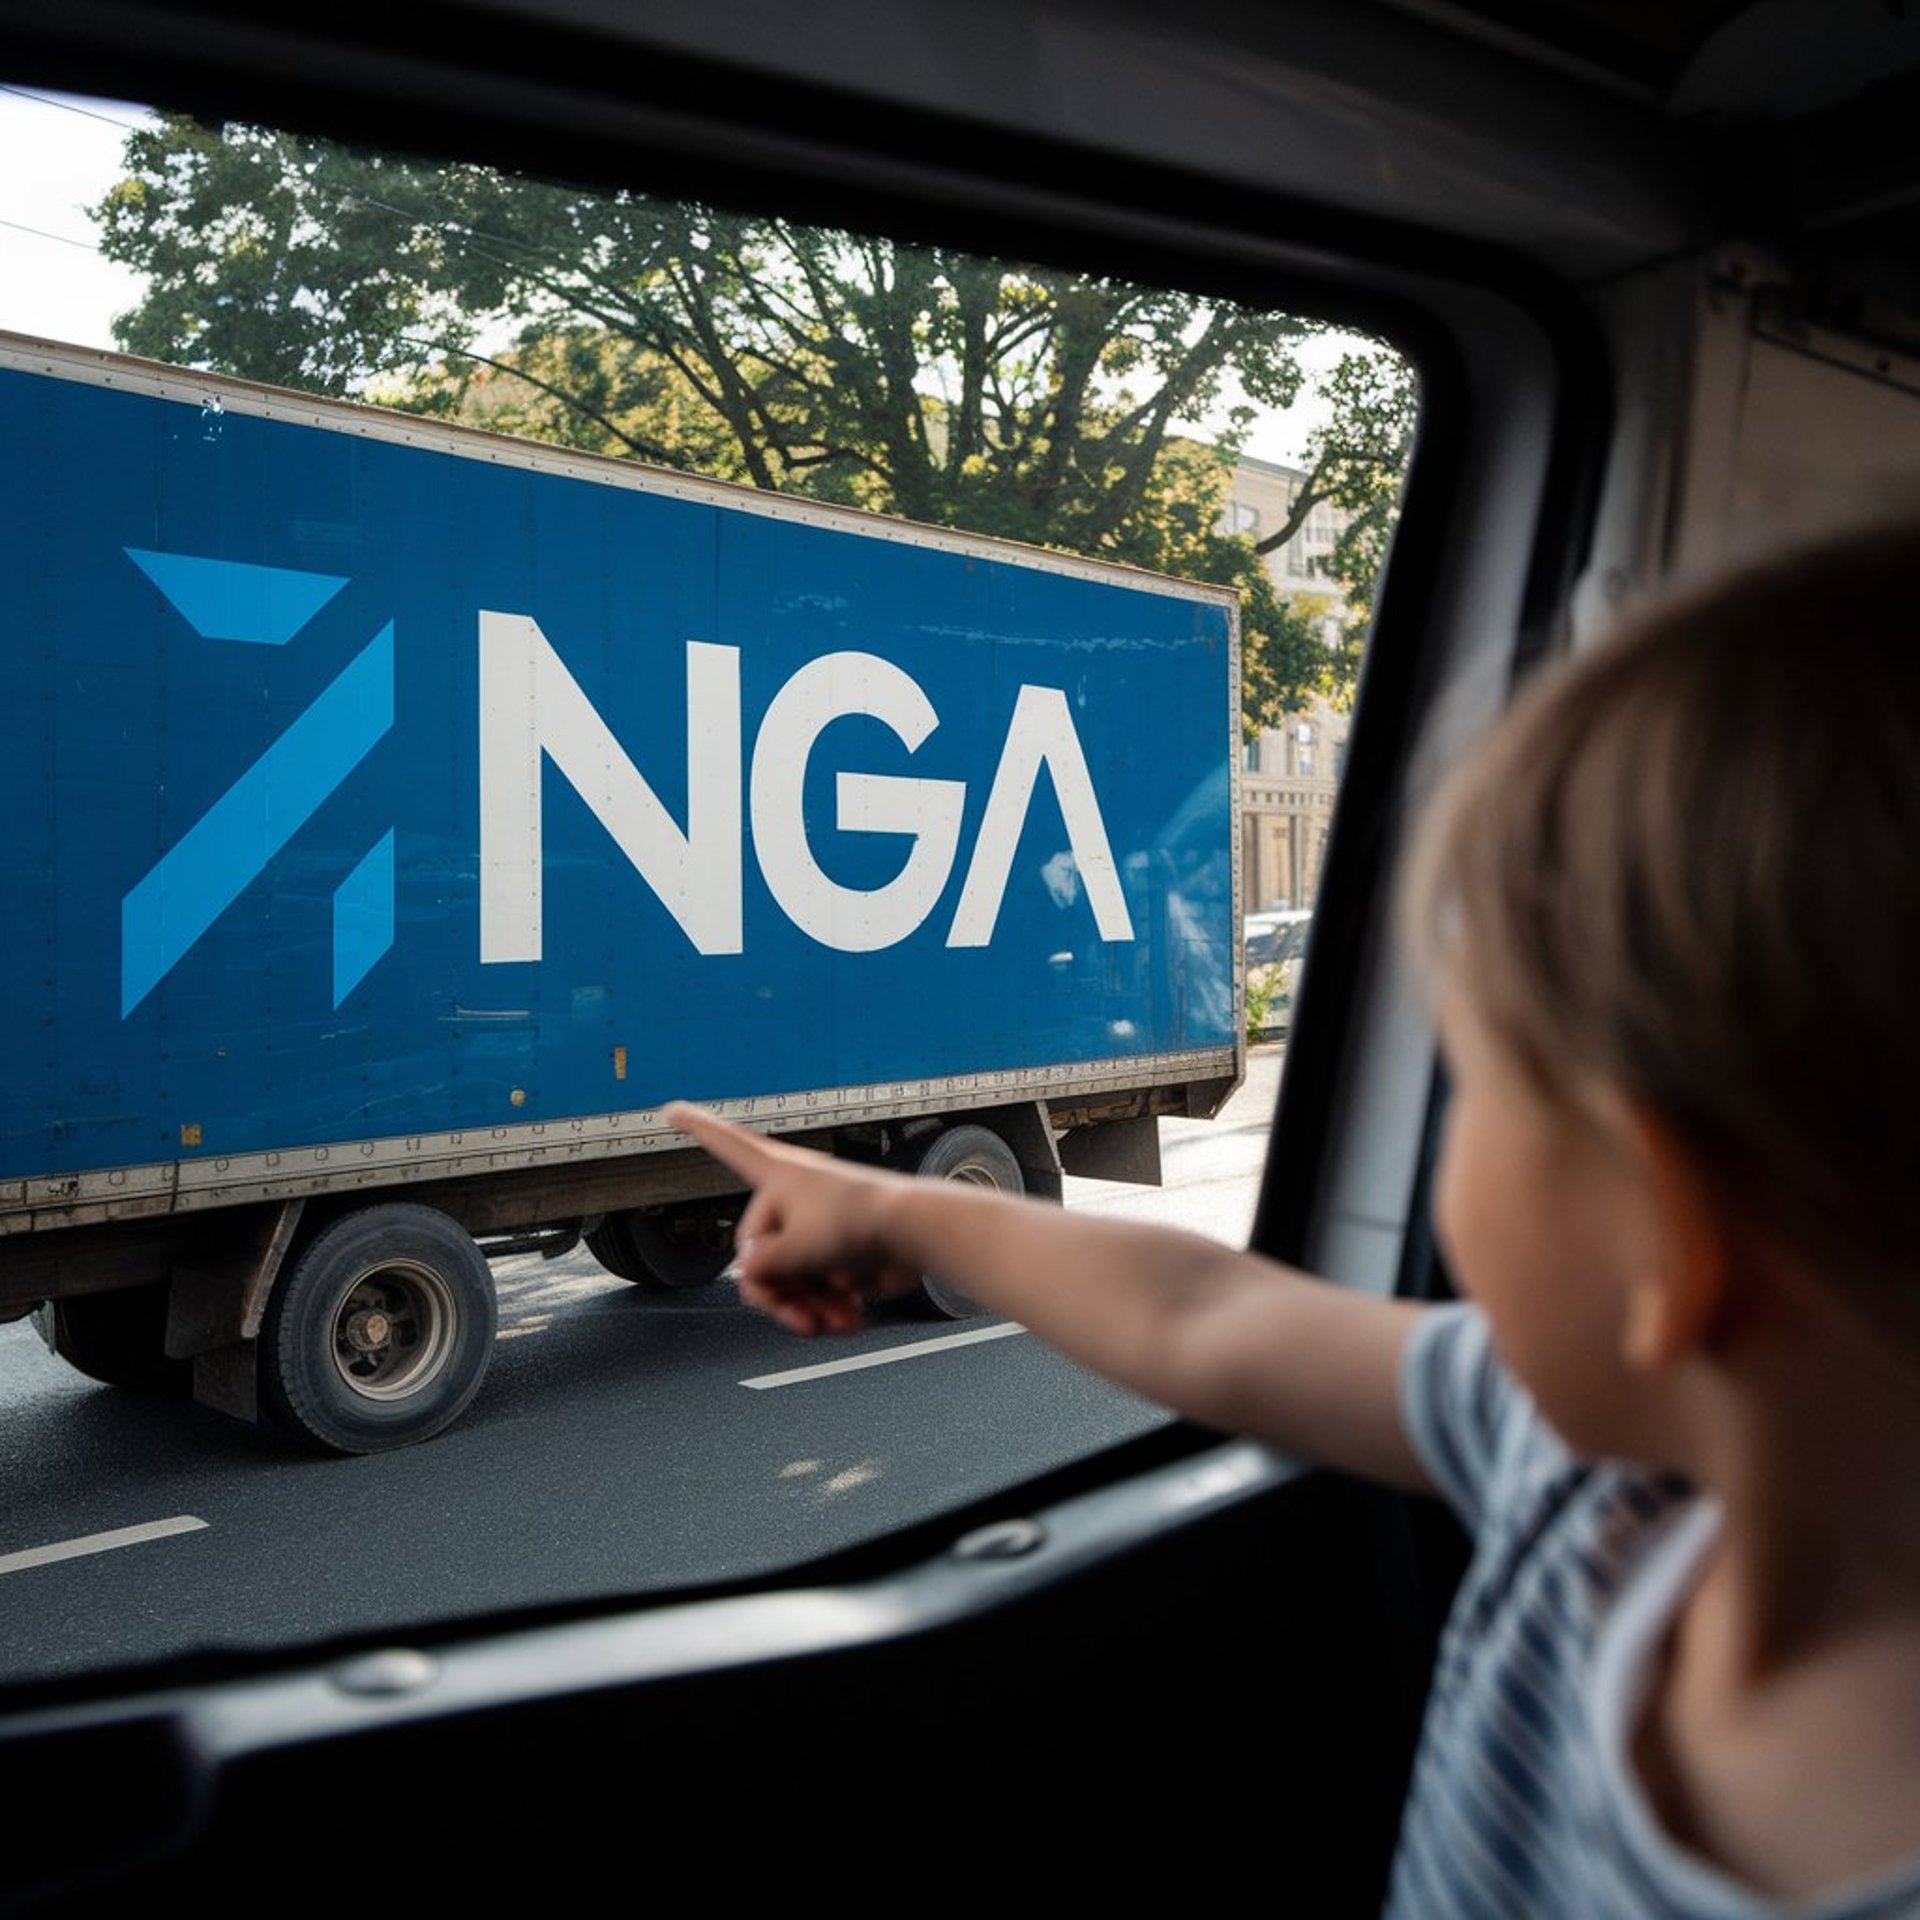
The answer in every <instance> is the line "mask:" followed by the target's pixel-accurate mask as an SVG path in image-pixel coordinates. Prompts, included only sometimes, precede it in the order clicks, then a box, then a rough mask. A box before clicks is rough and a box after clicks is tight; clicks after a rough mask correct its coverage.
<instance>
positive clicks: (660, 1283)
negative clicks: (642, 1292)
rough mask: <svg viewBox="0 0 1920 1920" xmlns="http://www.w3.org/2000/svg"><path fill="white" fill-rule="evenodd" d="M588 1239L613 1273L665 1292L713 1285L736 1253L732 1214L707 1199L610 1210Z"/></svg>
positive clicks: (602, 1262)
mask: <svg viewBox="0 0 1920 1920" xmlns="http://www.w3.org/2000/svg"><path fill="white" fill-rule="evenodd" d="M586 1241H587V1249H588V1251H589V1252H590V1253H591V1254H592V1255H593V1257H594V1258H595V1259H596V1260H598V1261H599V1262H600V1264H601V1265H602V1266H603V1267H605V1268H606V1270H607V1271H608V1272H609V1273H611V1274H613V1275H615V1276H616V1277H617V1278H619V1279H621V1280H630V1281H632V1283H633V1284H634V1285H635V1286H636V1287H648V1288H651V1289H653V1290H655V1291H657V1292H662V1293H682V1292H685V1291H686V1290H687V1289H689V1288H692V1287H709V1286H711V1285H712V1284H713V1283H714V1282H715V1281H716V1280H718V1279H719V1278H720V1276H721V1274H723V1273H724V1272H725V1271H726V1270H727V1263H728V1261H730V1260H731V1259H732V1258H733V1227H732V1220H731V1216H727V1215H723V1214H721V1213H720V1212H719V1211H718V1210H717V1209H715V1208H713V1207H711V1206H704V1205H694V1206H680V1207H630V1208H628V1209H627V1210H626V1211H625V1212H623V1213H610V1214H608V1215H607V1217H606V1218H605V1219H604V1220H602V1221H601V1222H600V1224H599V1225H598V1226H597V1227H595V1228H594V1229H593V1230H592V1231H591V1232H590V1233H589V1234H588V1235H587V1236H586Z"/></svg>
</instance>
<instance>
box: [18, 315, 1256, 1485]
mask: <svg viewBox="0 0 1920 1920" xmlns="http://www.w3.org/2000/svg"><path fill="white" fill-rule="evenodd" d="M0 447H4V449H5V455H4V461H5V468H4V471H5V479H4V483H3V484H4V495H5V510H4V512H3V513H0V578H3V579H4V581H5V589H4V591H5V594H6V606H7V611H6V615H5V620H4V628H3V631H4V649H5V663H6V680H7V694H6V699H5V701H4V702H3V703H0V796H3V797H4V813H3V814H0V818H4V821H5V823H6V833H7V836H8V842H9V848H8V855H7V858H6V860H5V862H4V865H0V903H4V925H5V929H6V938H5V941H4V943H0V968H3V969H4V976H3V977H4V988H5V991H4V999H0V1005H3V1006H4V1008H5V1018H6V1032H7V1036H8V1038H7V1045H6V1052H5V1064H4V1069H0V1321H18V1320H22V1319H27V1318H29V1317H30V1318H31V1321H32V1324H33V1325H34V1326H35V1327H36V1328H37V1329H38V1331H39V1333H40V1335H41V1336H42V1338H43V1339H44V1340H45V1341H46V1343H47V1345H48V1346H49V1347H50V1348H51V1350H52V1351H53V1352H54V1353H55V1354H57V1355H59V1356H60V1357H61V1358H62V1359H63V1360H64V1361H66V1362H68V1363H69V1364H70V1365H72V1366H73V1367H75V1368H78V1369H79V1370H80V1371H81V1372H82V1373H83V1374H85V1375H87V1376H89V1377H90V1378H92V1379H94V1380H97V1381H101V1382H105V1383H107V1384H109V1385H112V1386H115V1387H121V1388H130V1389H138V1390H144V1391H149V1392H155V1393H169V1394H174V1395H177V1396H179V1397H181V1398H190V1399H191V1400H192V1401H194V1402H197V1403H199V1404H200V1405H202V1406H206V1407H210V1408H214V1409H217V1410H218V1411H220V1412H222V1413H224V1414H228V1415H232V1416H234V1417H235V1418H237V1419H241V1420H245V1421H251V1422H256V1423H259V1424H260V1425H262V1427H263V1428H265V1429H267V1430H270V1431H274V1432H277V1433H279V1434H280V1435H282V1436H284V1437H285V1438H286V1439H287V1440H288V1441H289V1442H290V1443H293V1444H297V1445H300V1446H304V1447H311V1448H313V1449H317V1450H320V1451H323V1452H332V1453H341V1454H358V1453H370V1452H377V1451H380V1450H383V1449H387V1448H391V1447H396V1446H401V1445H406V1444H410V1443H414V1442H418V1441H422V1440H425V1439H427V1438H429V1437H430V1436H432V1435H435V1434H438V1433H440V1432H442V1431H444V1430H445V1429H446V1428H447V1427H448V1426H449V1425H451V1424H452V1423H453V1422H454V1421H456V1420H457V1419H459V1418H460V1417H461V1416H462V1414H463V1413H464V1412H465V1411H466V1410H467V1409H468V1407H469V1406H470V1405H471V1404H472V1402H473V1401H474V1399H475V1396H476V1395H477V1394H478V1393H479V1392H480V1390H481V1388H482V1384H483V1381H484V1378H485V1375H486V1370H487V1363H488V1359H489V1356H490V1354H491V1351H492V1348H493V1345H494V1341H495V1336H496V1321H497V1299H496V1291H495V1275H494V1265H495V1263H497V1262H498V1261H500V1260H501V1259H502V1258H504V1257H506V1256H509V1255H524V1254H529V1253H534V1252H538V1253H541V1254H545V1255H548V1256H552V1257H558V1256H561V1255H567V1254H572V1253H573V1252H574V1251H575V1250H576V1249H579V1248H581V1247H584V1248H585V1249H586V1250H587V1251H588V1252H589V1253H590V1254H591V1255H592V1256H593V1258H594V1259H596V1260H597V1261H598V1262H599V1263H600V1265H601V1266H602V1267H604V1268H605V1269H606V1270H607V1271H608V1273H609V1274H611V1275H613V1276H616V1277H618V1278H619V1279H621V1280H624V1281H627V1282H630V1283H632V1284H633V1285H634V1286H636V1287H640V1288H648V1289H678V1288H684V1287H690V1286H703V1285H711V1284H713V1283H714V1282H716V1281H717V1280H719V1279H720V1278H721V1277H722V1276H723V1274H724V1272H725V1270H726V1267H727V1263H728V1259H729V1255H730V1246H731V1235H732V1226H733V1222H734V1220H735V1218H736V1217H737V1214H738V1211H739V1208H740V1206H741V1204H742V1201H743V1198H744V1196H743V1195H742V1193H741V1192H740V1191H739V1183H738V1182H737V1180H735V1179H734V1178H733V1177H732V1176H730V1175H729V1174H727V1173H726V1171H725V1170H724V1169H722V1168H721V1167H719V1166H718V1165H717V1163H715V1162H714V1161H713V1160H712V1159H711V1158H709V1157H708V1156H706V1155H704V1154H703V1153H701V1152H699V1151H698V1150H696V1149H694V1148H693V1147H692V1145H691V1143H690V1142H689V1141H688V1140H687V1139H686V1138H685V1136H684V1135H681V1134H679V1133H678V1132H676V1131H675V1130H674V1129H673V1128H672V1127H670V1126H669V1125H667V1124H666V1123H665V1121H664V1120H663V1118H662V1109H663V1108H664V1106H665V1105H666V1104H667V1103H669V1102H670V1101H672V1100H674V1099H689V1100H697V1101H699V1102H701V1103H703V1104H706V1105H708V1106H711V1107H712V1108H714V1109H715V1110H717V1111H719V1112H721V1113H723V1114H726V1115H728V1116H730V1117H732V1118H736V1119H738V1120H741V1121H742V1122H744V1123H746V1124H748V1125H751V1126H756V1127H762V1128H765V1129H767V1130H769V1131H775V1132H779V1133H781V1134H783V1135H785V1136H788V1137H791V1138H793V1139H796V1140H798V1141H800V1142H802V1143H803V1144H805V1145H808V1146H810V1147H816V1148H818V1149H820V1150H822V1151H826V1152H830V1153H834V1154H840V1155H844V1156H849V1157H854V1158H859V1159H862V1160H864V1161H867V1162H869V1163H872V1164H877V1165H884V1166H889V1167H897V1168H900V1169H903V1170H908V1171H912V1172H915V1173H918V1174H923V1175H927V1176H931V1177H944V1178H948V1179H958V1180H968V1181H974V1182H978V1183H981V1184H986V1185H992V1186H997V1187H1001V1188H1005V1189H1008V1190H1013V1191H1021V1192H1026V1193H1030V1194H1033V1195H1036V1196H1039V1197H1040V1198H1042V1199H1051V1200H1054V1201H1058V1200H1060V1198H1061V1196H1062V1195H1063V1193H1064V1191H1065V1186H1064V1182H1065V1179H1066V1178H1067V1177H1068V1176H1084V1177H1088V1178H1095V1179H1115V1180H1127V1181H1140V1182H1155V1181H1158V1179H1159V1178H1160V1157H1159V1134H1158V1129H1159V1125H1160V1122H1161V1120H1162V1119H1163V1118H1165V1117H1167V1116H1187V1117H1200V1118H1210V1117H1212V1116H1213V1115H1214V1114H1216V1113H1217V1112H1218V1110H1219V1108H1220V1107H1221V1106H1222V1105H1223V1104H1224V1102H1225V1101H1226V1099H1227V1098H1228V1097H1229V1096H1230V1095H1231V1093H1232V1092H1233V1090H1234V1089H1235V1088H1236V1087H1237V1086H1238V1085H1239V1084H1240V1082H1241V1079H1242V1077H1243V1075H1244V1071H1245V1066H1246V1032H1245V1018H1244V1012H1245V1003H1244V988H1245V981H1244V963H1243V959H1242V943H1241V940H1240V937H1239V933H1240V926H1241V911H1240V899H1239V887H1240V878H1239V874H1240V862H1239V858H1238V831H1239V828H1238V795H1239V783H1238V768H1239V764H1240V752H1239V745H1240V737H1241V736H1240V699H1239V686H1240V659H1239V651H1240V635H1239V626H1238V614H1237V599H1236V596H1235V595H1234V594H1233V593H1232V592H1231V591H1229V590H1227V589H1225V588H1220V587H1216V586H1211V585H1203V584H1196V583H1193V582H1190V581H1183V580H1178V579H1173V578H1170V577H1165V576H1162V575H1159V574H1155V573H1150V572H1144V571H1140V570H1137V569H1131V568H1126V567H1122V566H1119V565H1113V564H1107V563H1104V562H1100V561H1096V560H1090V559H1084V558H1078V557H1075V556H1072V555H1069V554H1065V553H1060V552H1055V551H1052V550H1050V549H1043V548H1039V547H1034V546H1029V545H1024V544H1020V543H1015V542H1010V541H1006V540H1001V539H993V538H983V537H979V536H976V535H973V534H970V533H963V532H955V531H952V530H949V529H944V528H939V527H934V526H929V525H922V524H916V523H912V522H908V521H904V520H900V519H895V518H891V517H887V516H883V515H879V514H874V513H869V512H864V511H860V510H857V509H852V508H840V507H834V506H828V505H822V504H817V503H813V502H810V501H806V500H802V499H798V498H795V497H792V496H788V495H782V494H775V493H770V492H766V491H763V490H759V489H755V488H752V487H746V486H738V485H733V484H729V483H725V482H720V481H714V480H709V479H706V478H702V477H697V476H694V475H690V474H687V473H682V472H679V471H676V470H673V469H671V468H667V467H661V466H649V465H642V464H639V463H635V462H631V461H627V460H622V459H615V458H611V457H603V456H599V455H590V454H581V453H574V452H569V451H566V450H564V449H560V448H556V447H552V446H547V445H541V444H535V443H532V442H527V441H523V440H520V439H517V438H513V437H510V436H506V435H502V434H497V433H492V432H488V431H485V430H484V429H480V428H471V427H467V426H463V425H458V424H445V423H441V422H438V421H431V420H427V419H423V418H420V417H416V416H413V415H410V414H407V413H404V412H399V411H394V410H390V409H385V408H382V407H379V406H375V405H368V404H362V403H361V402H358V401H354V400H334V399H324V398H315V397H312V396H309V395H305V394H302V393H299V392H295V391H291V390H287V389H283V388H277V387H273V386H269V385H264V384H258V383H253V382H248V381H240V380H235V379H230V378H225V377H219V376H215V375H211V374H206V373H201V372H195V371H191V370H186V369H182V368H177V367H172V366H168V365H165V364H162V363H159V362H155V361H149V360H143V359H138V358H135V357H132V356H128V355H121V354H113V353H103V352H95V351H90V350H86V349H82V348H77V347H73V346H69V345H64V344H61V343H56V342H49V341H40V340H34V339H29V338H26V337H23V336H18V335H4V336H0ZM916 1304H917V1305H918V1306H919V1307H920V1308H921V1310H923V1311H925V1312H927V1313H930V1314H932V1315H936V1316H937V1315H941V1314H945V1315H966V1314H968V1313H971V1312H972V1311H974V1307H973V1303H972V1302H970V1301H969V1300H967V1299H966V1297H965V1296H964V1295H963V1294H960V1293H958V1292H957V1291H956V1290H955V1289H953V1288H952V1287H951V1286H950V1285H949V1284H947V1283H946V1282H945V1281H943V1280H942V1279H941V1277H940V1276H939V1275H937V1274H929V1275H927V1276H926V1279H925V1282H924V1285H923V1289H922V1296H921V1297H920V1298H918V1299H917V1302H916Z"/></svg>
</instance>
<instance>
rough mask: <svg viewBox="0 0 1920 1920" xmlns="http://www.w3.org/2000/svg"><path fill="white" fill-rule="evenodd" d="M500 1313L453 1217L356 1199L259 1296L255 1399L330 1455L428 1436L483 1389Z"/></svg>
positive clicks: (483, 1267)
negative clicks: (263, 1303)
mask: <svg viewBox="0 0 1920 1920" xmlns="http://www.w3.org/2000/svg"><path fill="white" fill-rule="evenodd" d="M498 1311H499V1310H498V1303H497V1302H496V1300H495V1297H494V1290H493V1274H492V1272H491V1271H490V1269H489V1268H488V1266H487V1261H486V1256H485V1255H484V1254H483V1253H482V1252H481V1251H480V1249H479V1247H478V1246H477V1245H476V1244H475V1243H474V1240H473V1237H472V1236H471V1235H470V1234H469V1233H467V1231H466V1230H465V1229H464V1228H463V1227H461V1226H460V1225H459V1223H458V1222H457V1221H454V1220H450V1219H449V1218H448V1217H447V1216H446V1215H445V1214H443V1213H436V1212H435V1211H434V1210H433V1209H432V1208H431V1207H416V1206H408V1205H401V1204H396V1205H389V1206H378V1207H365V1208H362V1209H361V1210H360V1211H359V1212H357V1213H349V1214H346V1215H344V1216H343V1217H342V1218H340V1219H338V1220H335V1221H334V1222H333V1223H332V1224H331V1225H329V1226H327V1227H324V1228H322V1229H321V1231H320V1232H319V1233H317V1234H316V1235H315V1236H314V1237H313V1239H312V1240H310V1241H309V1242H308V1243H307V1245H306V1247H305V1248H304V1249H303V1250H302V1251H301V1252H300V1253H299V1254H298V1255H296V1256H295V1258H294V1260H293V1261H292V1263H291V1264H290V1265H289V1266H288V1267H287V1269H286V1270H285V1271H284V1272H283V1273H282V1274H281V1276H280V1278H279V1280H278V1282H277V1283H276V1284H275V1286H274V1289H273V1292H272V1293H271V1294H270V1295H269V1296H268V1299H267V1311H266V1316H265V1319H264V1322H263V1324H262V1326H261V1329H260V1395H261V1399H262V1400H263V1401H264V1402H265V1404H266V1407H267V1410H268V1411H269V1412H270V1413H271V1414H272V1415H273V1416H274V1418H275V1419H276V1420H277V1421H278V1422H279V1423H280V1424H281V1425H282V1426H283V1427H285V1428H286V1429H287V1430H288V1432H290V1433H291V1434H293V1435H294V1436H295V1437H296V1438H299V1439H302V1440H305V1441H308V1442H310V1443H312V1444H313V1445H315V1446H318V1447H321V1448H323V1449H325V1450H326V1451H327V1452H329V1453H383V1452H386V1451H387V1450H389V1449H390V1448H394V1447H404V1446H410V1445H412V1444H414V1443H415V1442H416V1441H420V1440H426V1439H430V1438H431V1437H432V1436H433V1435H434V1434H436V1433H439V1432H441V1431H443V1430H444V1429H445V1428H447V1427H449V1426H451V1425H452V1424H453V1422H454V1421H455V1420H457V1419H458V1418H459V1417H460V1415H461V1414H462V1413H464V1412H465V1411H466V1409H467V1407H468V1405H469V1403H470V1402H471V1401H472V1399H473V1397H474V1395H475V1394H476V1393H478V1392H479V1391H480V1383H481V1381H482V1380H483V1379H484V1378H485V1377H486V1371H487V1366H488V1364H489V1362H490V1361H491V1360H492V1358H493V1341H494V1329H495V1325H496V1322H497V1319H498Z"/></svg>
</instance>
